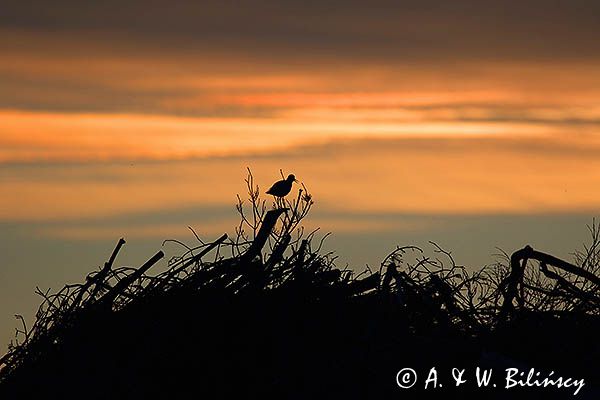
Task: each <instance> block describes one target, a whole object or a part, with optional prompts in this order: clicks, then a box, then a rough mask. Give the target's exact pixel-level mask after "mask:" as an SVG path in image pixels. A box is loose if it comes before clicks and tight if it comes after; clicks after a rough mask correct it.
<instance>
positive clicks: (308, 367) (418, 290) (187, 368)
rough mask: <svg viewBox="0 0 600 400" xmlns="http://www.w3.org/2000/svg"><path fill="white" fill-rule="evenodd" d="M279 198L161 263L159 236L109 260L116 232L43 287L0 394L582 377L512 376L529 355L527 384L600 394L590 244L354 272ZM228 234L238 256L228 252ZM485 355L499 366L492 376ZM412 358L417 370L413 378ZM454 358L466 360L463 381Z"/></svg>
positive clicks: (354, 394) (492, 392)
mask: <svg viewBox="0 0 600 400" xmlns="http://www.w3.org/2000/svg"><path fill="white" fill-rule="evenodd" d="M283 212H284V211H283V210H272V211H269V212H268V213H266V215H265V216H264V218H263V219H261V222H262V226H261V228H260V230H259V231H258V232H257V234H256V235H255V237H254V239H253V240H252V241H250V242H248V243H246V244H243V245H242V244H240V243H233V242H227V238H226V236H223V237H222V238H220V239H219V240H217V241H216V242H214V243H208V244H203V245H201V246H199V247H198V248H195V249H191V250H190V251H189V252H187V253H186V254H184V255H183V256H182V257H180V258H177V259H174V260H172V261H171V262H170V263H169V268H168V270H167V271H165V272H163V273H161V274H159V275H157V276H150V275H149V274H148V271H149V269H150V268H151V267H152V266H153V265H154V264H155V263H156V262H157V261H158V260H159V259H160V258H161V257H162V252H159V253H158V254H157V255H155V256H154V257H152V259H150V260H149V261H148V262H147V263H146V264H144V265H143V266H142V267H140V268H139V269H127V268H117V269H114V268H113V267H112V264H113V261H114V259H115V257H116V255H117V253H118V251H119V248H120V247H121V246H122V245H123V243H124V241H120V242H119V245H118V246H117V248H116V249H115V252H114V253H113V255H112V256H111V258H110V260H109V261H108V262H107V263H106V264H105V265H104V267H103V268H102V269H101V270H99V271H97V272H94V273H92V274H90V275H89V276H88V278H87V280H86V282H85V283H83V284H81V285H70V286H67V287H65V288H64V289H63V290H62V291H60V292H59V293H56V294H54V295H48V294H47V293H46V294H43V295H44V297H45V301H44V303H43V304H42V306H41V308H40V311H39V312H38V315H37V321H36V323H35V325H34V326H33V328H32V329H31V330H25V331H24V333H23V335H24V336H25V340H24V341H23V343H21V344H20V345H17V346H13V347H12V348H11V349H10V352H9V353H8V354H7V355H6V356H5V357H4V358H3V359H2V363H3V369H2V372H1V374H0V399H30V398H32V399H33V398H39V399H42V398H43V399H132V400H133V399H149V398H173V399H189V398H260V397H266V396H277V397H278V398H293V399H311V398H340V399H350V398H352V399H354V398H366V399H370V398H373V399H376V398H454V396H456V397H459V396H467V395H477V396H478V397H479V398H499V399H502V398H525V397H527V398H529V399H535V398H539V399H542V398H543V399H548V398H571V397H572V396H573V394H574V392H575V391H576V389H577V388H576V386H574V384H573V381H570V382H571V384H572V385H571V387H558V386H557V384H556V382H554V383H552V384H549V385H547V387H545V388H544V387H533V388H522V387H520V386H521V385H515V386H514V387H510V388H507V387H506V385H507V382H509V381H507V380H506V375H507V371H506V370H507V368H516V369H518V373H517V375H515V377H514V380H515V381H516V380H517V379H521V380H522V381H523V382H524V383H523V385H525V384H526V379H527V374H528V373H530V371H531V369H532V368H533V369H534V370H533V372H531V374H532V376H531V377H530V380H529V381H528V382H529V384H534V381H536V380H537V381H539V382H541V381H542V379H544V378H546V377H548V376H550V377H551V378H552V379H555V378H558V377H562V379H564V380H566V378H572V379H575V380H576V381H575V382H577V381H580V380H582V379H583V380H584V382H585V383H584V386H583V387H582V388H581V389H580V391H578V394H577V398H590V399H591V398H593V399H597V398H600V395H599V393H600V392H599V387H600V386H599V385H600V372H599V370H598V361H599V360H600V358H599V355H600V344H599V341H598V333H599V332H600V329H599V328H600V320H599V317H598V309H599V304H600V301H599V298H598V296H597V294H598V278H597V277H596V275H595V274H594V273H593V272H594V271H595V270H594V269H593V268H592V267H590V265H592V264H593V263H592V261H595V259H594V260H591V256H590V257H588V259H586V260H584V259H582V260H583V261H582V262H581V263H578V265H574V264H569V263H566V262H564V261H562V260H559V259H556V258H554V257H552V256H550V255H547V254H544V253H540V252H537V251H535V250H533V249H531V248H530V247H526V248H524V249H522V250H520V251H518V252H516V253H514V254H513V256H512V258H511V259H510V262H509V263H507V265H505V266H502V265H500V264H499V265H496V266H494V267H488V268H486V269H483V270H481V271H478V272H476V273H472V274H469V273H467V272H466V271H465V270H464V269H462V268H460V267H458V266H456V265H455V264H454V261H453V260H452V258H451V257H450V255H449V253H446V252H444V251H442V250H441V249H439V248H436V250H435V251H436V256H437V257H438V258H434V259H430V258H427V257H424V256H420V254H421V253H420V250H419V249H416V248H400V249H398V250H396V251H395V252H394V253H392V254H391V255H390V256H389V257H388V258H386V260H385V261H384V263H383V264H382V270H381V271H380V272H374V273H370V272H369V273H366V274H363V275H359V276H354V275H353V274H351V273H350V272H349V271H341V270H339V269H336V268H335V267H334V265H333V263H332V262H331V260H330V258H328V257H327V255H325V256H321V255H319V253H318V251H317V250H315V251H313V250H312V249H311V245H310V237H309V238H308V239H307V240H303V241H298V242H294V241H293V240H291V236H290V235H289V234H287V233H286V231H285V230H283V231H281V232H282V233H281V234H278V235H276V237H275V239H273V236H272V234H273V229H274V226H275V221H276V220H277V219H278V218H279V217H280V216H281V214H282V213H283ZM269 237H271V239H273V241H272V243H271V244H270V245H267V244H268V243H269V241H268V238H269ZM228 243H229V244H228ZM290 243H292V244H294V243H295V244H297V245H291V244H290ZM226 246H231V247H232V248H233V249H234V251H233V252H232V253H233V255H232V256H231V257H222V256H220V252H221V251H222V250H223V249H224V248H225V247H226ZM265 247H266V248H268V250H266V252H267V253H268V254H269V255H268V257H267V256H266V255H264V254H263V253H264V252H265ZM592 250H593V251H595V248H594V249H592ZM411 252H415V253H416V254H417V258H416V259H415V261H414V262H409V261H407V258H408V256H409V255H410V254H411ZM594 254H595V253H594ZM209 255H215V256H214V257H211V261H204V260H205V259H206V258H207V257H208V256H209ZM443 257H445V263H443V262H442V261H440V259H441V258H443ZM532 264H535V265H536V266H537V268H530V267H531V266H532ZM576 264H577V263H576ZM528 265H529V267H528ZM530 270H531V271H533V272H531V273H529V272H528V271H530ZM590 271H592V272H590ZM434 367H435V370H436V372H437V376H436V375H435V374H433V373H432V372H431V369H432V368H434ZM477 367H479V368H481V369H482V370H484V369H485V370H487V369H491V370H492V371H493V372H492V380H491V381H490V382H489V384H488V385H487V386H485V385H484V387H478V385H477V381H476V371H477ZM404 368H412V369H413V370H414V371H415V372H416V374H417V381H416V383H415V384H414V386H413V387H412V388H410V389H404V388H402V387H401V386H410V385H411V382H410V380H411V377H410V376H409V375H406V376H405V375H404V374H403V373H399V372H400V371H401V370H403V369H404ZM453 368H456V369H464V370H465V372H464V375H463V376H462V378H463V379H464V380H466V383H464V384H462V385H461V386H459V387H458V388H457V387H455V380H454V379H453ZM406 371H407V370H405V371H404V372H406ZM509 371H512V370H509ZM551 371H554V372H553V374H550V372H551ZM456 372H457V370H455V371H454V373H456ZM480 372H481V371H480ZM520 372H523V373H524V374H523V375H519V374H520ZM408 373H410V371H408ZM428 377H429V378H430V381H429V383H428V384H427V385H428V388H427V389H425V385H426V381H427V378H428ZM434 378H437V379H434ZM510 382H512V381H510ZM563 383H564V382H563ZM494 384H495V385H496V387H494ZM542 384H543V382H542ZM561 386H562V385H561Z"/></svg>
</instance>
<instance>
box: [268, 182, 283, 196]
mask: <svg viewBox="0 0 600 400" xmlns="http://www.w3.org/2000/svg"><path fill="white" fill-rule="evenodd" d="M279 182H280V181H277V182H275V183H274V184H273V186H271V188H270V189H269V190H267V192H266V193H267V194H273V192H274V191H276V190H277V186H279V185H278V184H279Z"/></svg>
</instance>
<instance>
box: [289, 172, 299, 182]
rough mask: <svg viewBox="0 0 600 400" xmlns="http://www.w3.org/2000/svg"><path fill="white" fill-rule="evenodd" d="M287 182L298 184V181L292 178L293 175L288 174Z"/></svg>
mask: <svg viewBox="0 0 600 400" xmlns="http://www.w3.org/2000/svg"><path fill="white" fill-rule="evenodd" d="M287 181H288V182H298V179H296V177H295V176H294V174H289V175H288V177H287Z"/></svg>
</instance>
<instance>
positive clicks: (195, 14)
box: [0, 0, 600, 353]
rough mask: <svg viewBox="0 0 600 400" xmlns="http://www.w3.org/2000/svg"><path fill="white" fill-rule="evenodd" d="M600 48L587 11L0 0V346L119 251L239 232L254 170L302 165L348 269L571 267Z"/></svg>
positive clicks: (127, 257) (579, 231) (596, 9)
mask: <svg viewBox="0 0 600 400" xmlns="http://www.w3.org/2000/svg"><path fill="white" fill-rule="evenodd" d="M599 37H600V3H599V2H592V1H583V0H572V1H568V2H567V1H548V0H545V1H542V0H524V1H519V2H513V1H481V0H478V1H476V0H455V1H423V0H420V1H389V2H386V1H370V2H355V1H318V2H312V1H308V2H307V1H303V2H288V1H241V2H229V1H215V2H212V1H169V2H167V1H127V2H124V1H111V0H107V1H103V2H95V3H90V2H81V1H52V2H51V1H22V0H21V1H13V0H4V1H3V2H2V5H1V6H0V226H1V230H0V249H1V252H2V259H3V263H2V267H1V268H0V342H1V344H2V345H3V344H5V343H8V341H9V340H10V338H11V337H12V332H11V330H12V329H13V327H14V326H16V325H15V323H14V318H13V314H15V313H21V314H24V315H25V316H27V317H28V318H29V319H30V318H31V317H32V315H33V313H34V311H35V307H36V306H37V305H38V303H39V299H38V298H37V297H35V295H34V294H33V291H34V289H35V286H36V285H37V286H40V287H41V288H48V287H52V288H53V289H59V288H60V287H61V286H62V285H63V284H64V283H67V282H78V281H81V280H82V279H83V277H84V276H85V274H87V273H88V272H90V271H91V270H92V269H94V268H96V267H97V266H98V265H101V264H102V263H103V262H104V261H105V259H106V258H107V257H108V256H109V255H110V252H111V250H112V248H113V246H114V244H115V242H116V241H117V240H118V238H120V237H125V238H126V240H127V245H126V246H125V248H124V251H123V255H122V257H121V258H120V259H119V263H120V264H127V265H140V264H141V263H143V262H144V261H145V260H146V259H147V258H149V257H150V256H151V255H152V254H153V253H154V252H155V251H156V250H158V249H159V248H160V246H161V243H162V241H163V240H164V239H167V238H176V239H180V240H185V241H188V242H193V236H192V235H191V233H190V232H189V230H188V229H187V226H188V225H190V226H193V227H194V228H195V229H196V231H197V232H198V233H199V234H200V235H201V236H203V237H204V238H206V239H210V238H213V237H218V236H220V235H221V234H222V233H223V232H228V233H230V234H232V233H233V232H234V227H235V226H236V224H237V222H238V220H237V214H236V211H235V207H234V205H235V201H236V194H238V193H240V194H242V193H243V191H244V178H245V174H246V168H247V167H250V168H251V169H252V170H253V172H254V175H255V178H256V179H257V181H258V184H259V185H260V186H261V188H262V189H267V188H268V186H269V185H270V184H271V183H272V182H274V181H275V180H277V179H279V170H280V169H282V170H283V171H284V172H285V173H294V174H295V175H296V176H297V177H298V178H299V179H300V180H301V181H302V182H303V183H304V184H305V185H306V186H307V187H308V188H309V189H310V191H311V192H312V194H313V197H314V199H315V208H314V212H313V214H312V215H311V217H309V219H308V220H307V226H308V227H321V228H322V230H323V232H329V231H331V232H332V233H333V235H332V237H331V239H330V240H329V241H328V249H329V250H336V251H337V253H338V254H339V255H340V263H342V264H345V263H348V264H349V265H350V266H351V267H353V268H355V269H357V270H360V269H362V268H363V267H364V265H365V264H369V265H371V266H378V263H379V262H380V261H381V260H382V259H383V257H384V256H385V255H386V254H387V252H389V251H391V250H393V249H394V247H395V246H396V245H397V244H402V245H404V244H416V245H421V246H426V245H427V241H428V240H433V241H435V242H437V243H439V244H440V245H442V246H443V247H445V248H447V249H448V250H452V251H453V254H454V255H455V257H456V258H457V261H459V262H460V263H464V264H467V265H468V266H470V267H479V266H481V265H484V264H486V263H491V262H493V261H494V260H495V258H494V254H495V253H498V249H497V247H499V248H501V249H503V250H505V251H507V252H512V251H514V250H515V249H517V248H519V247H522V246H523V245H525V244H528V243H529V244H531V245H533V246H534V247H539V248H540V249H541V250H544V251H548V252H552V253H554V254H557V255H558V256H561V257H566V258H569V254H570V252H572V251H574V250H576V249H577V248H580V247H581V246H582V245H583V243H584V242H585V241H586V240H587V230H586V224H589V223H591V222H592V218H594V217H595V216H598V214H599V213H598V211H599V210H600V186H599V182H600V129H599V128H600V41H598V38H599ZM167 250H168V251H171V252H172V253H173V254H176V252H177V250H178V249H176V248H167ZM3 352H4V348H0V353H3Z"/></svg>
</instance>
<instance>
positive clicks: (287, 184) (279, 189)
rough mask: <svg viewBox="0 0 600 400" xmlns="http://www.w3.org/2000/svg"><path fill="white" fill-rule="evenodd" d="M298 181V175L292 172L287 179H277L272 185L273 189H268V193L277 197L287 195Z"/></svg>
mask: <svg viewBox="0 0 600 400" xmlns="http://www.w3.org/2000/svg"><path fill="white" fill-rule="evenodd" d="M294 182H298V181H297V180H296V177H295V176H294V175H292V174H290V175H288V177H287V179H282V180H280V181H277V182H275V183H274V184H273V186H271V189H269V190H267V192H266V193H267V194H272V195H273V196H275V197H285V196H286V195H287V194H288V193H289V192H290V190H292V184H293V183H294Z"/></svg>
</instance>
